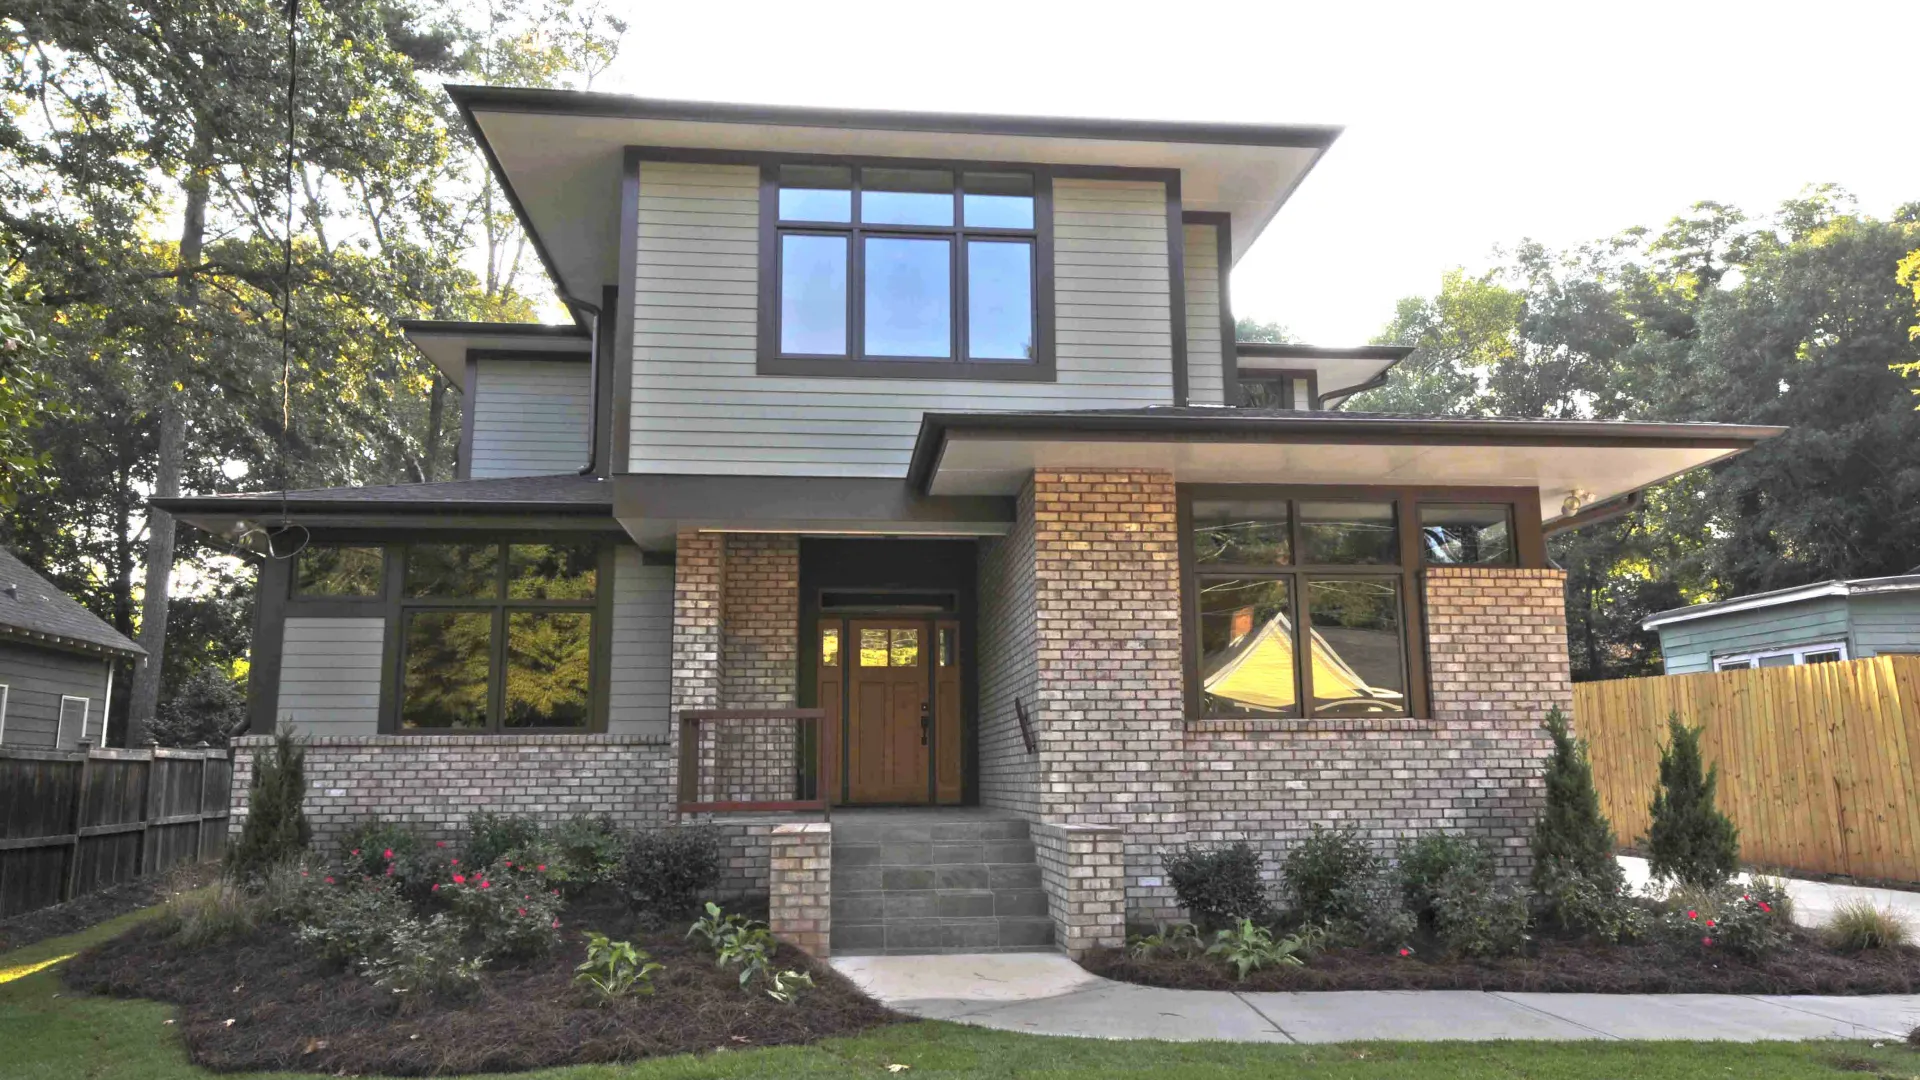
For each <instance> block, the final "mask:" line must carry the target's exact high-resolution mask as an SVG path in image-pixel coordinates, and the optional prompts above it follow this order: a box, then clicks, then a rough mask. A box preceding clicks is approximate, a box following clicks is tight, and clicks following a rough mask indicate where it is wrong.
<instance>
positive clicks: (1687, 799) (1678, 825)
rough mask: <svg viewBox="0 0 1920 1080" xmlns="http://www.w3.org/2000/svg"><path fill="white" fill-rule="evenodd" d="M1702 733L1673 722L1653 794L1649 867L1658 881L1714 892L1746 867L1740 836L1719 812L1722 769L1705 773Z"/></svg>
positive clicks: (1673, 719) (1670, 721)
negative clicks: (1742, 864)
mask: <svg viewBox="0 0 1920 1080" xmlns="http://www.w3.org/2000/svg"><path fill="white" fill-rule="evenodd" d="M1700 731H1701V729H1700V728H1690V727H1688V726H1686V725H1685V724H1683V723H1681V722H1680V717H1679V716H1677V715H1676V716H1671V717H1669V718H1668V719H1667V745H1666V746H1664V747H1662V748H1661V750H1660V784H1659V787H1657V788H1655V789H1654V793H1653V823H1652V825H1651V826H1650V827H1649V828H1648V830H1647V863H1648V865H1649V867H1650V868H1651V869H1652V871H1653V875H1654V876H1655V877H1656V878H1665V879H1669V880H1673V881H1680V882H1684V883H1686V884H1688V885H1697V886H1703V887H1711V886H1714V885H1719V884H1721V883H1723V882H1725V881H1726V880H1727V879H1728V878H1731V877H1732V876H1733V872H1734V870H1735V869H1737V868H1738V865H1739V862H1740V841H1739V830H1737V829H1735V828H1734V825H1733V822H1732V821H1730V820H1728V818H1727V816H1726V815H1725V814H1722V813H1721V812H1720V811H1719V810H1718V809H1717V808H1716V807H1715V806H1714V789H1715V788H1716V787H1717V786H1718V785H1719V781H1720V770H1719V768H1718V767H1715V768H1712V769H1703V767H1702V761H1701V757H1700Z"/></svg>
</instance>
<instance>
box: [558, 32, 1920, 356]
mask: <svg viewBox="0 0 1920 1080" xmlns="http://www.w3.org/2000/svg"><path fill="white" fill-rule="evenodd" d="M623 14H625V15H626V17H627V18H629V19H630V20H631V22H632V29H631V30H630V31H629V33H628V36H627V40H626V43H625V45H624V47H623V55H622V56H621V58H620V60H619V62H618V63H617V64H616V65H615V67H614V69H613V70H612V71H610V72H609V73H608V74H606V75H605V76H602V77H601V79H600V80H599V81H598V82H597V83H596V84H595V86H594V89H597V90H611V91H619V92H625V93H634V94H642V95H646V96H650V97H670V98H690V99H701V100H718V101H748V102H759V103H772V104H793V105H826V106H835V105H838V106H850V107H868V108H892V109H930V110H944V111H961V112H1005V113H1029V114H1041V115H1069V116H1072V115H1078V116H1112V117H1125V118H1129V119H1177V120H1217V121H1245V122H1265V123H1333V124H1342V125H1345V127H1346V133H1345V134H1344V135H1343V136H1342V137H1341V138H1340V140H1339V141H1338V142H1337V143H1336V144H1335V145H1334V147H1333V149H1332V150H1331V151H1330V152H1329V153H1328V154H1327V155H1326V157H1325V158H1324V159H1322V161H1321V162H1320V164H1319V166H1318V167H1317V168H1316V169H1315V170H1314V172H1313V173H1312V175H1311V176H1309V177H1308V179H1307V181H1306V183H1305V184H1304V185H1303V186H1302V187H1301V189H1300V190H1299V191H1298V192H1297V193H1296V194H1295V195H1294V198H1293V199H1292V201H1291V202H1289V203H1288V204H1287V206H1286V207H1285V208H1283V209H1282V210H1281V212H1280V216H1279V217H1278V218H1276V219H1275V220H1274V222H1273V224H1272V225H1271V226H1269V227H1268V229H1267V231H1266V232H1265V234H1264V235H1263V236H1262V237H1261V239H1260V241H1259V242H1258V244H1257V245H1256V246H1255V247H1254V248H1253V250H1252V251H1251V252H1250V253H1249V254H1248V255H1247V256H1246V257H1245V258H1244V259H1242V260H1241V263H1240V265H1239V267H1238V268H1236V270H1235V273H1234V278H1233V295H1234V307H1235V310H1236V313H1237V314H1242V315H1252V316H1254V317H1256V318H1260V319H1263V320H1277V321H1279V322H1282V323H1285V324H1286V325H1287V326H1289V327H1291V328H1292V329H1293V330H1294V332H1295V333H1296V334H1297V335H1299V336H1300V337H1302V338H1303V339H1304V340H1306V341H1309V342H1312V343H1315V344H1324V345H1342V344H1352V343H1358V342H1361V341H1364V340H1365V339H1367V338H1368V337H1370V336H1371V335H1373V334H1374V333H1376V332H1377V331H1378V330H1379V328H1380V326H1381V325H1382V324H1383V323H1384V322H1385V321H1386V320H1387V318H1388V317H1389V316H1390V315H1391V313H1392V310H1393V304H1394V301H1395V300H1397V299H1399V298H1400V297H1402V296H1408V295H1416V294H1428V293H1431V292H1433V291H1434V290H1435V289H1436V288H1437V287H1438V285H1439V281H1440V276H1441V274H1443V273H1444V272H1445V271H1446V270H1447V269H1448V268H1449V267H1453V266H1459V265H1465V266H1467V267H1469V268H1479V267H1484V266H1485V265H1486V264H1487V262H1488V261H1489V256H1490V253H1491V251H1492V249H1493V247H1494V246H1495V245H1496V244H1511V243H1513V242H1514V241H1516V240H1518V239H1520V238H1522V237H1532V238H1534V239H1537V240H1541V241H1543V242H1545V243H1548V244H1551V245H1555V246H1563V245H1571V244H1575V243H1579V242H1581V241H1584V240H1589V239H1596V238H1599V237H1603V236H1607V235H1610V234H1612V233H1614V232H1617V231H1619V230H1620V229H1623V228H1626V227H1628V226H1631V225H1635V224H1645V225H1649V226H1658V225H1660V224H1662V223H1664V222H1665V221H1666V220H1667V219H1668V218H1670V217H1672V216H1673V215H1675V214H1677V213H1679V212H1680V211H1682V210H1684V209H1685V208H1686V207H1687V206H1688V205H1689V204H1691V203H1693V202H1695V201H1698V200H1701V199H1717V200H1720V201H1723V202H1730V203H1734V204H1736V205H1739V206H1741V207H1743V208H1745V209H1747V210H1748V212H1749V213H1754V214H1759V213H1763V212H1765V211H1768V210H1770V209H1771V208H1772V207H1773V206H1774V205H1775V204H1777V203H1778V202H1780V201H1781V200H1783V199H1786V198H1789V197H1791V196H1793V195H1794V194H1795V193H1796V192H1798V191H1799V190H1800V188H1801V187H1802V186H1803V185H1805V184H1808V183H1813V182H1822V181H1832V182H1835V183H1839V184H1841V185H1842V186H1844V187H1846V188H1848V189H1849V190H1851V191H1852V192H1853V193H1854V194H1856V195H1857V196H1859V198H1860V202H1861V209H1863V210H1864V211H1866V212H1868V213H1872V214H1877V215H1884V214H1887V213H1890V212H1891V211H1892V210H1893V208H1894V207H1896V206H1897V205H1899V204H1900V203H1902V202H1907V201H1915V200H1920V144H1917V143H1916V142H1915V127H1914V124H1915V118H1916V116H1920V91H1916V89H1915V85H1914V81H1913V80H1914V72H1915V70H1916V69H1915V62H1914V59H1913V54H1912V49H1913V47H1914V45H1915V43H1916V42H1920V2H1916V0H1904V2H1900V0H1892V2H1887V3H1880V4H1874V3H1835V2H1832V0H1818V2H1807V0H1801V2H1796V3H1791V4H1787V3H1780V2H1778V0H1771V2H1770V0H1746V2H1739V3H1688V2H1685V0H1667V2H1664V3H1641V2H1638V0H1635V2H1631V3H1628V2H1617V3H1604V4H1573V3H1564V2H1552V0H1533V2H1531V3H1520V4H1511V5H1508V4H1485V5H1469V4H1464V3H1462V4H1434V3H1423V4H1415V5H1407V6H1406V7H1404V8H1397V7H1392V6H1389V5H1385V4H1377V3H1341V2H1337V0H1336V2H1326V0H1322V2H1319V3H1313V4H1293V3H1272V2H1269V3H1245V4H1242V3H1224V2H1210V0H1183V2H1181V3H1178V4H1166V3H1150V4H1149V3H1137V2H1112V0H1109V2H1103V3H1094V2H1087V0H1078V2H1074V3H1048V2H1044V0H1024V2H1017V3H1006V2H1002V0H965V2H964V3H962V4H957V5H955V4H931V3H925V2H924V0H918V2H911V3H909V2H903V0H892V2H882V3H833V2H823V3H820V4H817V5H813V6H809V7H808V8H807V9H806V13H805V14H804V16H803V15H802V14H801V13H800V11H799V9H796V8H795V7H794V6H793V5H792V4H791V3H787V4H780V5H771V4H769V5H766V6H765V7H761V6H759V5H757V4H753V3H747V2H744V0H733V2H728V3H692V4H658V5H654V4H649V5H646V6H645V7H644V8H642V7H638V6H636V7H635V9H634V10H633V11H632V12H627V13H623Z"/></svg>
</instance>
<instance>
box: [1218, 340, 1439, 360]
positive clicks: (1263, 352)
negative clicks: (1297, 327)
mask: <svg viewBox="0 0 1920 1080" xmlns="http://www.w3.org/2000/svg"><path fill="white" fill-rule="evenodd" d="M1233 348H1234V351H1235V352H1237V353H1239V354H1240V355H1242V356H1272V357H1278V358H1281V359H1294V358H1298V359H1301V360H1391V361H1393V362H1394V363H1396V364H1397V363H1399V362H1400V361H1402V360H1405V359H1406V358H1407V357H1409V356H1411V355H1413V349H1414V347H1413V346H1412V345H1351V346H1346V347H1339V346H1331V345H1290V344H1288V343H1286V342H1281V341H1239V340H1236V341H1234V343H1233Z"/></svg>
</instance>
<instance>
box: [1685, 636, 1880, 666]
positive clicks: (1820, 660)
mask: <svg viewBox="0 0 1920 1080" xmlns="http://www.w3.org/2000/svg"><path fill="white" fill-rule="evenodd" d="M1846 658H1847V643H1846V642H1844V641H1826V642H1821V643H1820V644H1818V645H1794V646H1791V647H1788V648H1782V649H1764V650H1757V651H1754V652H1745V653H1735V654H1733V655H1731V656H1716V657H1714V658H1713V669H1714V670H1715V671H1737V670H1740V669H1742V668H1756V667H1795V666H1798V665H1800V664H1836V663H1839V662H1840V661H1842V660H1845V659H1846Z"/></svg>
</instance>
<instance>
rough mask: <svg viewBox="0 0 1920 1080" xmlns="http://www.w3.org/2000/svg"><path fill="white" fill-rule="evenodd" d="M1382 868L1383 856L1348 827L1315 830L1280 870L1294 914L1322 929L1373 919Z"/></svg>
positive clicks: (1309, 833) (1315, 828) (1312, 830)
mask: <svg viewBox="0 0 1920 1080" xmlns="http://www.w3.org/2000/svg"><path fill="white" fill-rule="evenodd" d="M1380 869H1381V867H1380V856H1379V855H1378V854H1376V853H1375V852H1374V850H1373V848H1372V847H1371V846H1369V845H1368V843H1367V841H1366V840H1365V839H1364V838H1363V837H1361V835H1360V832H1359V830H1357V829H1354V828H1353V827H1351V826H1347V825H1335V826H1331V827H1322V826H1319V825H1315V826H1313V827H1312V829H1311V830H1309V831H1308V833H1307V836H1306V839H1304V840H1302V841H1300V842H1299V843H1298V844H1296V845H1294V848H1293V850H1292V851H1289V852H1287V859H1286V862H1285V863H1284V864H1283V866H1282V872H1283V874H1284V875H1285V877H1286V883H1287V892H1288V895H1289V897H1290V898H1291V899H1292V901H1293V913H1294V915H1295V916H1296V917H1297V918H1298V919H1299V920H1300V921H1302V922H1304V923H1307V924H1309V925H1324V926H1343V925H1353V924H1356V923H1364V922H1366V921H1367V920H1368V919H1369V918H1370V917H1371V916H1372V915H1373V914H1374V908H1375V907H1376V906H1377V905H1376V901H1375V897H1374V890H1375V889H1376V887H1377V885H1378V882H1379V880H1380V876H1381V875H1380Z"/></svg>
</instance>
